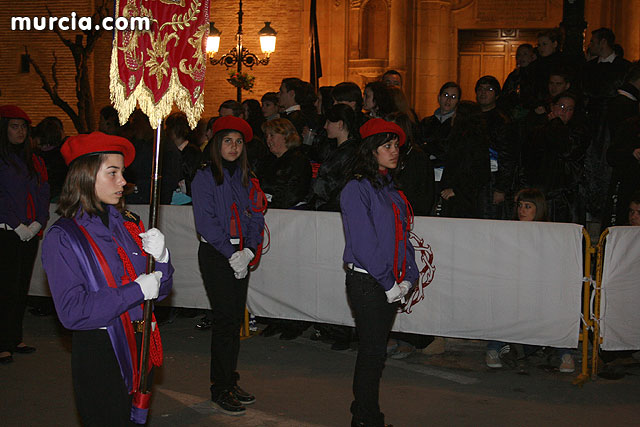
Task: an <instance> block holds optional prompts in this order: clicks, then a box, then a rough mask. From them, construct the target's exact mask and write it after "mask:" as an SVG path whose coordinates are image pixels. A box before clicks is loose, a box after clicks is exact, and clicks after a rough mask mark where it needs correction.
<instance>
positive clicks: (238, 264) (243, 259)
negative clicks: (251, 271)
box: [229, 248, 255, 273]
mask: <svg viewBox="0 0 640 427" xmlns="http://www.w3.org/2000/svg"><path fill="white" fill-rule="evenodd" d="M254 256H255V255H253V252H251V249H249V248H245V249H243V250H241V251H236V252H234V253H233V255H231V258H229V265H230V266H231V268H233V271H235V272H236V273H240V272H242V270H246V269H247V267H248V266H249V263H250V262H251V260H252V259H253V257H254Z"/></svg>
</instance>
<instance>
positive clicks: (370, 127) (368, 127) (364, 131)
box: [360, 119, 407, 147]
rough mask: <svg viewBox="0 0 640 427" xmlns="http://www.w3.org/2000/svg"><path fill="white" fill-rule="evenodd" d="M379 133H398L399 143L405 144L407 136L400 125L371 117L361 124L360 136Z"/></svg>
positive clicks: (363, 137) (364, 136)
mask: <svg viewBox="0 0 640 427" xmlns="http://www.w3.org/2000/svg"><path fill="white" fill-rule="evenodd" d="M377 133H395V134H396V135H398V145H400V146H401V147H402V146H403V145H404V141H405V139H406V138H407V136H406V135H405V134H404V131H403V130H402V128H401V127H400V126H398V125H397V124H395V123H393V122H388V121H386V120H383V119H370V120H368V121H367V122H366V123H365V124H363V125H362V126H360V136H361V137H362V139H365V138H366V137H368V136H371V135H375V134H377Z"/></svg>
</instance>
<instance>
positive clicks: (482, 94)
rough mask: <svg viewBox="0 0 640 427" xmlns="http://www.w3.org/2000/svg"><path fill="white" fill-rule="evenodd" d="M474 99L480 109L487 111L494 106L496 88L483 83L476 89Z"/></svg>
mask: <svg viewBox="0 0 640 427" xmlns="http://www.w3.org/2000/svg"><path fill="white" fill-rule="evenodd" d="M476 101H477V102H478V104H480V107H482V111H487V110H490V109H492V108H493V107H495V106H496V89H495V88H494V87H493V86H491V85H488V84H486V83H483V84H481V85H479V86H478V88H477V89H476Z"/></svg>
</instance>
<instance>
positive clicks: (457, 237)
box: [31, 205, 582, 347]
mask: <svg viewBox="0 0 640 427" xmlns="http://www.w3.org/2000/svg"><path fill="white" fill-rule="evenodd" d="M131 208H132V210H133V211H134V212H136V213H137V214H139V215H140V216H141V217H142V218H143V219H145V218H146V215H148V207H147V206H142V205H140V206H132V207H131ZM265 218H266V222H267V225H268V227H269V229H270V231H271V247H270V248H269V250H268V252H267V253H265V254H263V256H262V260H261V261H260V265H259V267H258V269H257V270H256V271H254V272H252V273H251V279H250V281H249V295H248V305H249V308H250V310H251V312H252V313H254V314H256V315H259V316H267V317H276V318H285V319H297V320H307V321H315V322H327V323H339V324H345V325H353V319H352V317H351V313H350V310H349V306H348V304H347V298H346V292H345V284H344V283H345V272H344V270H343V268H342V252H343V250H344V234H343V231H342V221H341V219H340V214H338V213H332V212H309V211H287V210H277V209H271V210H269V211H268V212H267V215H266V217H265ZM53 220H54V219H53V217H52V221H53ZM159 228H160V229H161V230H162V232H163V233H165V235H166V239H167V246H168V247H169V250H170V252H171V258H172V262H173V265H174V267H175V269H176V271H175V274H174V288H173V293H172V295H171V296H170V297H169V298H168V299H167V300H168V301H167V302H166V303H167V304H171V305H174V306H178V307H196V308H208V307H209V303H208V300H207V297H206V294H205V291H204V287H203V285H202V279H201V278H200V272H199V268H198V257H197V251H198V244H199V243H198V240H197V238H196V233H195V230H194V225H193V214H192V212H191V207H189V206H162V207H161V208H160V214H159ZM581 230H582V228H581V227H580V226H578V225H574V224H552V223H534V222H518V221H489V220H466V219H448V218H431V217H417V218H416V219H415V225H414V230H413V234H414V236H413V237H412V241H413V243H414V246H415V247H416V262H417V264H418V268H420V269H421V270H422V274H421V277H420V282H421V283H420V286H419V287H420V289H419V292H418V293H416V294H414V296H413V298H414V302H415V305H413V306H412V307H410V309H408V311H410V312H411V313H410V314H407V313H401V314H399V315H398V317H397V319H396V322H395V325H394V329H396V330H401V331H406V332H414V333H421V334H431V335H438V336H448V337H460V338H476V339H493V340H499V341H507V342H520V343H526V344H537V345H548V346H555V347H575V346H576V345H577V343H578V333H579V326H580V307H581V299H580V293H581V286H582V284H581V280H582V244H581V242H582V231H581ZM420 241H421V242H422V243H419V242H420ZM31 293H32V294H35V295H46V294H47V293H48V290H47V287H46V281H45V278H44V275H43V272H42V266H41V264H40V260H39V258H38V261H37V263H36V268H35V271H34V277H33V280H32V284H31ZM163 303H164V302H163ZM163 305H164V304H163Z"/></svg>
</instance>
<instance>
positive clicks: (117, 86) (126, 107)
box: [109, 39, 204, 129]
mask: <svg viewBox="0 0 640 427" xmlns="http://www.w3.org/2000/svg"><path fill="white" fill-rule="evenodd" d="M178 73H179V71H178V70H177V69H176V68H173V69H172V70H171V81H170V82H169V87H168V88H167V91H166V92H165V93H164V95H163V96H162V98H161V99H160V101H159V102H158V103H156V102H155V101H154V97H153V93H152V92H151V90H149V88H147V87H146V85H145V83H144V79H141V80H140V82H139V83H138V85H137V87H136V88H135V90H134V91H133V93H131V95H130V96H129V97H128V98H126V97H125V94H126V84H127V83H126V82H123V81H122V80H121V79H120V71H119V69H118V47H117V40H116V39H114V41H113V48H112V51H111V68H110V71H109V78H110V82H109V90H110V92H111V103H112V104H113V107H114V108H115V109H116V110H117V111H118V116H119V118H120V124H121V125H124V124H125V123H126V122H127V121H128V120H129V116H130V115H131V113H132V112H133V110H135V108H136V105H138V104H139V105H140V109H141V110H142V112H144V113H145V114H146V115H147V116H148V117H149V123H150V124H151V127H152V128H153V129H156V128H157V127H158V121H159V120H160V121H162V120H164V118H165V117H167V116H168V115H169V114H171V110H172V108H173V104H174V102H175V104H176V105H177V106H178V108H179V109H180V110H181V111H182V112H184V113H185V114H186V116H187V120H188V121H189V126H191V129H195V127H196V126H197V125H198V121H199V120H200V117H201V116H202V113H203V111H204V82H203V83H201V84H202V91H201V92H200V94H199V96H198V97H197V98H196V102H195V104H193V103H192V102H191V92H189V90H188V89H187V88H185V87H184V86H183V85H182V83H180V79H179V77H178Z"/></svg>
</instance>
